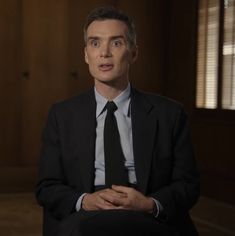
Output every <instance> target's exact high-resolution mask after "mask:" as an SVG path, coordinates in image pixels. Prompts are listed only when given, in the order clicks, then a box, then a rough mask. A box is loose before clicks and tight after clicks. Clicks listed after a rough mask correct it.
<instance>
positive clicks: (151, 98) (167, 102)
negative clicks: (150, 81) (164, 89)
mask: <svg viewBox="0 0 235 236" xmlns="http://www.w3.org/2000/svg"><path fill="white" fill-rule="evenodd" d="M132 92H133V97H138V98H137V99H136V100H137V101H138V100H139V101H142V102H144V103H147V104H149V105H150V106H152V108H153V109H154V110H157V111H161V112H163V113H165V112H167V113H169V112H179V111H182V110H184V109H183V105H182V104H181V103H180V102H178V101H176V100H173V99H171V98H169V97H165V96H162V95H159V94H156V93H150V92H143V91H139V90H136V89H132Z"/></svg>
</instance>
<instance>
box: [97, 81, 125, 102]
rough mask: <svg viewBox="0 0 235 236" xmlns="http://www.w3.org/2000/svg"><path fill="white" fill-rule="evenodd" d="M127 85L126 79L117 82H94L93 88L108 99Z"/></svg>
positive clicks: (112, 97) (114, 96) (113, 97)
mask: <svg viewBox="0 0 235 236" xmlns="http://www.w3.org/2000/svg"><path fill="white" fill-rule="evenodd" d="M127 86H128V81H125V82H123V83H119V84H118V85H117V84H110V83H100V82H99V83H97V82H95V88H96V90H97V91H98V93H99V94H101V95H102V96H103V97H105V98H107V99H108V100H109V101H112V100H113V99H115V98H116V97H117V96H118V95H119V94H120V93H122V91H124V90H125V89H126V88H127Z"/></svg>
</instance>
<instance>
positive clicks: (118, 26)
mask: <svg viewBox="0 0 235 236" xmlns="http://www.w3.org/2000/svg"><path fill="white" fill-rule="evenodd" d="M127 30H128V28H127V25H126V24H125V23H124V22H122V21H120V20H96V21H93V22H92V23H91V24H90V25H89V26H88V28H87V37H88V38H89V37H112V36H117V35H118V36H123V37H125V35H126V32H127Z"/></svg>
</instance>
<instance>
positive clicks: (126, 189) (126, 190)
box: [112, 185, 133, 194]
mask: <svg viewBox="0 0 235 236" xmlns="http://www.w3.org/2000/svg"><path fill="white" fill-rule="evenodd" d="M112 189H113V190H115V191H117V192H119V193H126V194H127V193H129V192H130V191H132V190H133V188H130V187H126V186H120V185H112Z"/></svg>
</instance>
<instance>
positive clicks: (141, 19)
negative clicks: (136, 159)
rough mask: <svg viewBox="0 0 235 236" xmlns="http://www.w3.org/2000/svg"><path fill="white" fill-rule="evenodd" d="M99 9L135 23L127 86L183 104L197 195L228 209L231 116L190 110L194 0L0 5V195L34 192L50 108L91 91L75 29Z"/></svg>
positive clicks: (52, 0)
mask: <svg viewBox="0 0 235 236" xmlns="http://www.w3.org/2000/svg"><path fill="white" fill-rule="evenodd" d="M104 4H110V5H114V6H116V7H118V8H121V9H122V10H124V11H126V12H127V13H129V14H130V15H131V16H132V17H133V18H134V20H135V22H136V26H137V34H138V45H139V58H138V60H137V62H136V63H135V64H134V65H133V67H132V68H131V81H132V84H133V85H134V86H135V87H138V88H139V89H141V90H147V91H151V92H157V93H159V94H162V95H165V96H168V97H170V98H173V99H176V100H178V101H180V102H181V103H183V104H184V107H185V109H186V111H187V112H188V114H189V117H190V122H191V127H192V137H193V142H194V146H195V152H196V155H197V160H198V164H199V168H200V170H201V176H202V177H201V178H202V195H204V196H209V197H212V198H214V199H218V200H222V201H225V202H228V203H232V204H235V188H234V186H235V185H234V183H235V172H234V166H235V165H234V164H235V155H234V153H235V152H234V146H235V145H234V144H235V142H234V134H235V120H234V119H233V117H234V112H228V111H227V112H226V111H225V112H219V111H211V110H210V111H201V110H198V109H195V85H196V81H195V79H196V55H197V53H196V39H197V11H198V9H197V7H198V6H197V5H198V1H197V0H190V1H189V0H180V1H179V0H158V1H156V0H143V1H127V0H120V1H118V0H117V1H111V0H106V1H105V0H102V1H100V0H99V1H98V0H86V1H78V0H0V192H2V193H10V192H30V191H33V190H34V185H35V180H36V176H37V163H38V157H39V150H40V145H41V144H40V140H41V133H42V129H43V126H44V124H45V121H46V117H47V113H48V109H49V107H50V106H51V104H53V103H55V102H56V101H59V100H63V99H65V98H68V97H71V96H73V95H76V94H78V93H80V92H82V91H84V90H86V89H88V88H89V87H90V86H92V84H93V83H92V79H91V78H90V76H89V73H88V68H87V65H86V64H85V62H84V55H83V48H84V43H83V29H82V27H83V23H84V19H85V16H86V15H87V13H88V12H89V11H90V10H91V9H93V8H94V7H96V6H100V5H104Z"/></svg>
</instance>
